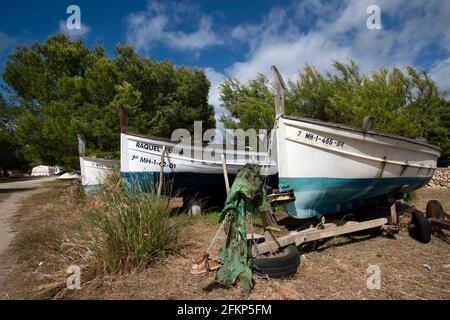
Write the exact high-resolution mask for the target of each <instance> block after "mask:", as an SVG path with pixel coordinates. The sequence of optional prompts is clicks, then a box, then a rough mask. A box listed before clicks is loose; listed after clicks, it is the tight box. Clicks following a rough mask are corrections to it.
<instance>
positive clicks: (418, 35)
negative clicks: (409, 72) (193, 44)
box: [224, 0, 450, 86]
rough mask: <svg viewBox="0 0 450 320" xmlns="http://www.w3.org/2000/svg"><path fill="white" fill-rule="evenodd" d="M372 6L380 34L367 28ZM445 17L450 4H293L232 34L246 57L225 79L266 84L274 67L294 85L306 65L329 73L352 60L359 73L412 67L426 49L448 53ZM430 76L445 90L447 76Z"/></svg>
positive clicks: (352, 0) (413, 0)
mask: <svg viewBox="0 0 450 320" xmlns="http://www.w3.org/2000/svg"><path fill="white" fill-rule="evenodd" d="M372 4H376V5H378V6H379V7H380V8H381V23H382V26H383V29H382V30H369V29H367V27H366V20H367V18H368V16H369V15H368V14H367V12H366V9H367V7H368V6H369V5H372ZM449 16H450V2H445V1H435V0H431V1H425V2H424V1H420V0H410V1H388V0H378V1H376V0H347V1H345V2H343V3H334V4H333V3H331V4H330V3H329V2H326V3H325V1H322V0H307V1H303V2H299V3H297V2H293V3H292V4H291V5H290V6H287V7H284V8H279V7H275V8H273V9H272V10H271V12H270V13H269V14H268V15H267V16H266V17H264V18H263V19H262V21H261V23H260V24H253V25H248V24H244V25H238V26H235V27H234V28H233V29H232V32H231V38H233V39H235V40H237V41H241V42H242V41H247V44H248V47H249V54H248V55H247V57H246V58H245V59H244V60H243V61H238V62H235V63H234V64H233V65H231V66H230V67H228V68H227V69H226V70H225V71H224V74H225V75H226V76H230V77H235V78H237V79H238V80H240V81H247V80H249V79H252V78H255V77H256V75H257V74H258V73H264V74H265V75H266V76H268V77H269V78H270V77H271V76H270V66H271V65H274V64H275V65H277V66H278V67H279V69H280V71H281V72H282V74H283V75H284V77H285V78H289V79H295V78H296V75H297V74H298V72H299V71H301V69H302V68H303V67H304V65H305V64H306V63H307V64H310V65H312V66H313V67H315V68H316V69H318V70H319V71H324V70H330V69H331V63H332V61H333V60H339V61H349V60H350V59H353V60H355V61H356V62H357V63H358V65H359V66H360V69H361V71H362V72H371V71H374V70H375V69H377V68H379V67H381V66H386V67H393V66H397V67H400V68H402V67H404V66H405V65H415V63H416V62H417V60H420V56H421V54H423V52H424V50H425V49H427V48H429V47H430V46H437V47H439V48H445V49H447V50H450V30H449V28H448V23H447V21H448V17H449ZM305 21H307V22H306V23H305ZM245 39H247V40H245ZM449 55H450V53H449ZM434 73H435V74H436V76H435V79H436V81H437V82H438V84H439V85H440V86H444V85H445V81H448V80H445V79H444V78H445V76H444V74H445V72H444V71H443V72H442V75H440V74H439V75H440V76H437V75H438V73H437V72H434ZM447 74H448V73H447Z"/></svg>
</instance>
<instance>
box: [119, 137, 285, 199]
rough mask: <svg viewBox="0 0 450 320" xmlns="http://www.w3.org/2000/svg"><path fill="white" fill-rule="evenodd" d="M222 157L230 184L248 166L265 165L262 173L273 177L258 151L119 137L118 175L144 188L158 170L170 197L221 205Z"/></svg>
mask: <svg viewBox="0 0 450 320" xmlns="http://www.w3.org/2000/svg"><path fill="white" fill-rule="evenodd" d="M163 150H164V156H162V154H163ZM222 154H223V155H224V157H225V161H226V165H227V172H228V179H229V182H230V184H231V183H232V182H233V180H234V177H235V176H236V174H237V172H238V171H239V169H241V168H242V167H243V166H245V165H246V164H248V163H254V164H264V165H266V168H267V170H265V169H263V170H264V171H263V173H266V174H267V175H268V176H273V175H274V174H275V173H276V170H277V166H276V163H275V162H274V161H270V160H269V159H267V155H266V154H262V153H258V152H251V151H244V150H240V151H236V150H228V149H226V148H225V149H221V148H218V147H215V146H206V147H204V146H199V147H197V146H190V145H180V144H177V143H175V142H172V141H168V140H165V139H161V138H157V137H155V138H152V137H144V136H141V135H137V134H131V133H122V134H121V174H122V176H124V177H125V178H126V179H127V180H128V181H129V182H130V183H132V182H138V183H139V184H141V185H144V186H145V187H146V188H148V187H151V186H154V185H156V184H157V183H158V182H159V177H160V173H161V170H162V173H163V175H164V180H165V181H168V180H170V181H171V182H172V183H171V185H172V190H171V192H170V193H171V194H172V195H180V196H184V197H189V198H192V197H195V198H198V199H202V200H204V199H206V200H208V201H209V202H211V201H210V200H211V199H212V198H215V200H217V203H218V204H223V200H224V199H225V197H226V191H225V181H224V174H223V161H222V158H221V157H222ZM273 179H274V178H273V177H272V179H271V181H273ZM165 191H166V193H168V190H165Z"/></svg>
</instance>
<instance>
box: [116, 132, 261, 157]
mask: <svg viewBox="0 0 450 320" xmlns="http://www.w3.org/2000/svg"><path fill="white" fill-rule="evenodd" d="M121 133H122V134H124V135H127V136H132V137H138V138H143V139H148V140H156V141H160V142H167V143H168V144H171V147H176V146H177V145H178V144H179V143H182V141H179V142H177V141H173V140H171V139H169V138H164V137H157V136H153V135H151V134H143V133H137V132H132V131H124V132H121ZM191 146H193V147H195V144H194V145H192V144H191ZM234 146H235V145H234V144H226V143H223V144H220V143H216V144H208V143H202V145H201V148H207V147H222V148H223V149H224V150H230V151H240V152H245V153H254V154H258V153H264V152H261V151H254V150H247V149H246V148H244V149H242V148H240V149H239V148H238V149H234ZM228 147H230V148H228ZM231 147H233V148H231ZM266 152H267V151H266Z"/></svg>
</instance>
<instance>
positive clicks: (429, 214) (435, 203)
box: [425, 200, 444, 218]
mask: <svg viewBox="0 0 450 320" xmlns="http://www.w3.org/2000/svg"><path fill="white" fill-rule="evenodd" d="M435 206H436V207H438V208H439V210H440V211H441V212H442V211H444V209H443V208H442V204H441V203H440V202H439V201H437V200H430V201H428V202H427V208H426V210H425V212H426V217H427V218H432V215H433V207H435Z"/></svg>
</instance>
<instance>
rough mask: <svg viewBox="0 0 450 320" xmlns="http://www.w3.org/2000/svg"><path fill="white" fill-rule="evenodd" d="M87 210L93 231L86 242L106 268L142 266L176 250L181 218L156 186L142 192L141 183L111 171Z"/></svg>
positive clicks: (118, 268)
mask: <svg viewBox="0 0 450 320" xmlns="http://www.w3.org/2000/svg"><path fill="white" fill-rule="evenodd" d="M96 201H97V202H96V205H95V206H94V207H93V209H92V210H91V211H90V213H89V217H90V220H91V222H92V228H93V230H94V231H95V232H94V233H93V235H94V236H93V237H91V238H90V242H89V243H88V246H90V247H91V248H92V252H94V253H95V255H96V256H97V257H98V258H99V259H100V261H102V262H103V265H104V269H105V270H107V271H109V272H117V271H126V270H130V269H134V268H140V267H145V266H147V265H149V264H150V263H152V262H153V261H155V260H156V259H159V258H161V257H163V256H164V255H166V254H167V253H169V252H173V251H176V250H177V248H178V246H179V241H178V239H179V238H178V231H179V227H180V221H179V220H180V219H177V217H175V216H174V215H173V214H172V209H171V208H170V207H169V201H168V199H163V198H159V197H157V195H156V192H155V189H154V188H150V190H147V191H146V192H144V190H142V187H141V184H140V183H137V182H136V183H134V182H133V183H131V185H128V183H127V182H126V181H125V180H124V179H122V178H121V177H120V176H119V175H118V174H112V175H111V176H110V177H109V178H108V180H107V182H106V183H105V185H104V187H103V188H102V190H101V192H100V194H99V195H98V197H97V200H96Z"/></svg>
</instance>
